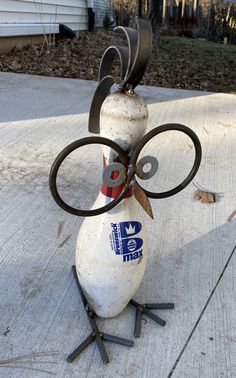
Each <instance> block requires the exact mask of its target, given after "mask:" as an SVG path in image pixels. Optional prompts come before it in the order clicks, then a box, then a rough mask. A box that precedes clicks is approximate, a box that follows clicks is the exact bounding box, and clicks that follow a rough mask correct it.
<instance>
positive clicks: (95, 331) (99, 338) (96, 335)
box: [67, 265, 134, 364]
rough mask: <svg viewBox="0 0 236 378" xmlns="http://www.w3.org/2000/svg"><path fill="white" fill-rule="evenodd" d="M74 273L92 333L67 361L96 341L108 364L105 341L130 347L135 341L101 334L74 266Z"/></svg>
mask: <svg viewBox="0 0 236 378" xmlns="http://www.w3.org/2000/svg"><path fill="white" fill-rule="evenodd" d="M72 271H73V274H74V278H75V281H76V284H77V286H78V289H79V293H80V296H81V299H82V302H83V305H84V309H85V311H86V314H87V317H88V320H89V323H90V326H91V329H92V333H91V334H90V335H89V336H88V337H87V339H85V340H84V341H83V342H82V343H81V344H80V345H79V346H78V347H77V348H76V349H75V350H74V351H73V352H72V353H71V354H70V355H69V356H68V357H67V361H68V362H72V361H74V360H75V358H76V357H78V356H79V355H80V353H81V352H82V351H83V350H84V349H85V348H87V346H89V345H90V344H91V343H92V342H93V341H95V342H96V344H97V346H98V349H99V352H100V355H101V358H102V361H103V362H104V364H107V363H108V362H109V356H108V353H107V351H106V348H105V344H104V342H103V341H110V342H113V343H116V344H121V345H125V346H128V347H133V346H134V342H133V340H128V339H123V338H122V337H118V336H114V335H109V334H107V333H103V332H100V330H99V328H98V326H97V323H96V320H95V318H96V314H95V313H94V312H93V310H92V309H91V308H90V307H89V304H88V302H87V299H86V297H85V295H84V292H83V289H82V287H81V286H80V283H79V280H78V276H77V273H76V268H75V265H73V266H72Z"/></svg>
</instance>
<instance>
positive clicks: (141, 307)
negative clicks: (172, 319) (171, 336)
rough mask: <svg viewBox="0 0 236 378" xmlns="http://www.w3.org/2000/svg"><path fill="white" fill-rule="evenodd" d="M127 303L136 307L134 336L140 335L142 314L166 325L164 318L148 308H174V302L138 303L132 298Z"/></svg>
mask: <svg viewBox="0 0 236 378" xmlns="http://www.w3.org/2000/svg"><path fill="white" fill-rule="evenodd" d="M129 304H130V305H131V306H133V307H135V308H136V315H135V325H134V336H135V337H140V333H141V321H142V314H145V315H146V316H148V317H149V318H151V319H152V320H154V321H155V322H156V323H158V324H159V325H161V326H162V327H164V326H165V325H166V322H165V320H163V319H161V318H160V317H159V316H157V315H156V314H154V312H152V311H150V310H153V309H155V310H172V309H173V308H174V303H145V304H140V303H138V302H136V301H135V300H134V299H131V300H130V302H129Z"/></svg>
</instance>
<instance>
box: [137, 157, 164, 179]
mask: <svg viewBox="0 0 236 378" xmlns="http://www.w3.org/2000/svg"><path fill="white" fill-rule="evenodd" d="M146 164H150V165H151V168H150V169H149V171H148V172H145V171H144V170H143V167H144V166H145V165H146ZM158 167H159V163H158V160H157V159H156V158H155V157H154V156H150V155H147V156H143V157H142V158H141V159H140V160H139V161H138V162H137V164H136V175H137V176H138V177H139V178H140V179H142V180H148V179H150V178H152V177H153V176H154V175H155V174H156V172H157V170H158Z"/></svg>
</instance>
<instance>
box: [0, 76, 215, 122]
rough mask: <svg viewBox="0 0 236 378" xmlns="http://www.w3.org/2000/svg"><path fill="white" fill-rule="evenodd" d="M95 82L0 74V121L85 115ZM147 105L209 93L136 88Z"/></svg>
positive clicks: (144, 87) (207, 93)
mask: <svg viewBox="0 0 236 378" xmlns="http://www.w3.org/2000/svg"><path fill="white" fill-rule="evenodd" d="M96 86H97V83H96V82H94V81H89V80H78V79H66V78H55V77H44V76H37V75H25V74H15V73H3V72H0V122H14V121H20V120H29V119H41V118H49V117H58V116H62V115H64V116H65V115H72V114H82V113H88V112H89V109H90V104H91V101H92V97H93V94H94V91H95V88H96ZM137 93H139V94H140V95H141V96H142V97H143V98H144V101H145V102H146V103H147V104H155V103H157V104H158V103H160V102H167V101H173V100H181V99H185V98H191V97H202V96H209V95H211V94H212V93H209V92H206V93H204V92H200V91H199V92H198V91H189V90H182V89H171V88H159V87H158V88H157V87H146V86H142V85H140V86H138V88H137Z"/></svg>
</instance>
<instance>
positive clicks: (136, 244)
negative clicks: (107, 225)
mask: <svg viewBox="0 0 236 378" xmlns="http://www.w3.org/2000/svg"><path fill="white" fill-rule="evenodd" d="M141 229H142V224H141V223H140V222H135V221H133V222H120V223H111V230H112V231H111V235H110V242H111V248H112V250H113V251H114V252H115V254H116V255H122V257H123V261H124V262H127V261H132V260H135V259H137V258H140V257H143V251H142V246H143V239H141V238H139V237H137V234H139V232H140V231H141Z"/></svg>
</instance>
